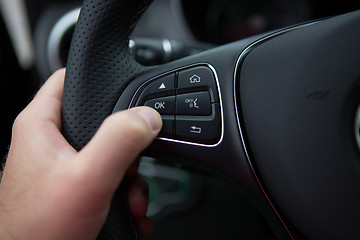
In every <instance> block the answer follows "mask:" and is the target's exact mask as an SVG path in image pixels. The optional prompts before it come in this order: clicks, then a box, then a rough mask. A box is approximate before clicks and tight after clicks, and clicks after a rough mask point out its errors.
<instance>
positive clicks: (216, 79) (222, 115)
mask: <svg viewBox="0 0 360 240" xmlns="http://www.w3.org/2000/svg"><path fill="white" fill-rule="evenodd" d="M199 66H206V67H208V68H210V69H211V71H212V72H213V74H214V76H215V81H216V85H217V91H218V93H219V104H220V112H221V136H220V140H219V141H218V142H217V143H215V144H202V143H194V142H188V141H181V140H175V139H170V138H157V139H159V140H163V141H167V142H174V143H182V144H187V145H193V146H199V147H216V146H218V145H219V144H220V143H221V142H222V140H223V139H224V112H223V104H222V97H221V91H220V84H219V79H218V76H217V73H216V70H215V68H214V67H213V66H212V65H210V64H209V63H196V64H191V65H187V66H184V67H181V68H176V69H173V70H171V71H167V72H166V73H163V74H160V75H158V76H156V77H153V78H151V79H150V80H148V81H146V82H144V83H143V84H141V86H140V87H139V88H138V89H137V90H136V92H135V94H134V95H133V97H132V99H131V101H130V104H129V107H128V108H130V106H132V105H133V103H134V101H135V96H137V95H138V93H139V92H140V89H142V88H143V87H144V86H146V85H147V84H149V83H151V82H152V81H154V80H156V79H158V78H160V77H162V76H165V75H167V74H170V73H173V72H176V71H181V70H184V69H188V68H192V67H199Z"/></svg>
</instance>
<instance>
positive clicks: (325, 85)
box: [62, 0, 360, 240]
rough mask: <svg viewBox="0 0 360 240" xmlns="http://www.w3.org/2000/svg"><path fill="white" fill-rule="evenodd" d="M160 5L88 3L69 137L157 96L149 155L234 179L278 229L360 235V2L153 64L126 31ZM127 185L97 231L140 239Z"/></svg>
mask: <svg viewBox="0 0 360 240" xmlns="http://www.w3.org/2000/svg"><path fill="white" fill-rule="evenodd" d="M150 3H151V1H150V0H96V1H94V0H85V1H84V3H83V6H82V10H81V13H80V17H79V20H78V24H77V26H76V29H75V32H74V36H73V40H72V44H71V50H70V53H69V58H68V63H67V73H66V80H65V88H64V97H63V109H62V110H63V119H62V120H63V133H64V136H65V137H66V138H67V139H68V141H69V142H70V143H71V144H72V145H73V146H74V147H75V148H76V149H77V150H80V149H81V148H82V147H83V146H84V145H85V144H86V143H87V142H88V141H89V139H90V138H91V137H92V136H93V135H94V133H95V132H96V130H97V128H98V127H99V126H100V124H101V123H102V121H103V120H104V119H105V118H106V117H107V116H108V115H110V114H111V113H113V112H116V111H120V110H124V109H128V108H131V107H134V106H139V105H146V106H150V107H153V108H155V109H157V110H158V111H159V112H160V113H161V115H162V118H163V122H164V127H163V129H162V131H161V133H160V136H159V138H158V139H157V140H155V142H154V143H153V144H152V145H151V146H150V148H149V149H148V150H147V151H146V153H145V154H147V155H151V156H155V157H157V158H166V159H170V160H173V161H181V162H183V163H186V164H190V165H192V166H197V167H199V168H202V169H210V170H211V171H213V172H216V173H217V174H220V175H222V176H223V177H225V178H227V179H230V180H231V181H233V182H235V183H236V184H237V185H238V186H240V187H241V188H242V190H244V191H245V192H247V193H248V194H249V195H250V196H251V197H252V199H253V201H255V202H256V203H257V205H258V206H259V207H260V208H261V210H262V212H263V213H264V214H265V215H266V216H267V218H268V219H269V220H270V221H272V222H273V225H274V226H276V228H277V231H278V232H279V233H280V235H279V238H282V239H303V238H309V239H353V238H355V237H356V236H360V228H359V226H360V218H359V216H360V204H359V203H360V156H359V143H360V141H359V139H360V138H359V125H360V117H359V116H360V111H359V110H358V107H359V96H360V94H359V91H360V67H359V63H360V44H359V42H360V11H356V12H352V13H348V14H345V15H341V16H337V17H331V18H328V19H325V20H318V21H313V22H309V23H305V24H301V25H297V26H292V27H288V28H285V29H280V30H277V31H273V32H269V33H266V34H262V35H260V36H256V37H251V38H248V39H244V40H241V41H238V42H234V43H231V44H228V45H224V46H221V47H218V48H215V49H212V50H208V51H206V52H203V53H200V54H197V55H194V56H191V57H187V58H184V59H180V60H177V61H174V62H171V63H168V64H165V65H160V66H157V67H152V68H146V67H143V66H141V65H140V64H138V63H137V62H136V61H135V60H134V58H133V57H132V56H131V54H130V53H129V47H128V39H129V36H130V34H131V31H132V29H133V28H134V26H135V24H136V21H137V20H138V18H139V17H140V16H141V14H142V13H143V12H144V11H145V9H146V8H147V7H148V5H149V4H150ZM99 161H101V159H99ZM121 189H122V187H120V188H119V190H118V192H117V193H116V196H115V197H114V199H113V201H112V207H111V210H110V214H109V217H108V219H107V221H106V223H105V225H104V227H103V229H102V231H101V233H100V235H99V237H98V239H104V240H108V239H137V238H138V237H137V235H136V231H135V228H134V224H133V223H132V220H131V216H130V214H129V210H128V209H127V203H126V201H125V200H124V199H125V197H124V191H123V190H121ZM225 197H226V196H225Z"/></svg>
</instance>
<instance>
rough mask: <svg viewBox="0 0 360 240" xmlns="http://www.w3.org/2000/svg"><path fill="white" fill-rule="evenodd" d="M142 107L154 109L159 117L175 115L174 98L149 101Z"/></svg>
mask: <svg viewBox="0 0 360 240" xmlns="http://www.w3.org/2000/svg"><path fill="white" fill-rule="evenodd" d="M144 105H145V106H148V107H151V108H154V109H155V110H156V111H158V112H159V113H160V114H161V115H174V114H175V96H170V97H162V98H155V99H150V100H147V101H146V102H145V104H144Z"/></svg>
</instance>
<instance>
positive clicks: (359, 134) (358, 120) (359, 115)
mask: <svg viewBox="0 0 360 240" xmlns="http://www.w3.org/2000/svg"><path fill="white" fill-rule="evenodd" d="M354 130H355V139H356V143H357V145H358V148H359V149H360V105H359V107H358V109H357V111H356V117H355V128H354Z"/></svg>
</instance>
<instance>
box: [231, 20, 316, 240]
mask: <svg viewBox="0 0 360 240" xmlns="http://www.w3.org/2000/svg"><path fill="white" fill-rule="evenodd" d="M315 23H317V22H311V23H307V24H304V25H299V26H295V27H291V28H286V29H283V30H280V31H278V32H274V33H272V34H269V35H267V36H265V37H263V38H260V39H258V40H257V41H255V42H253V43H252V44H250V45H249V46H248V47H246V48H245V49H244V50H243V51H242V52H241V54H240V56H239V57H238V60H237V61H236V65H235V69H234V103H235V112H236V118H237V123H238V128H239V133H240V136H241V143H242V145H243V148H244V151H245V155H246V158H247V161H248V163H249V166H250V168H251V171H252V172H253V174H254V177H255V180H256V182H257V184H258V185H259V187H260V189H261V191H262V192H263V194H264V196H265V198H266V200H267V201H268V203H269V204H270V206H271V208H272V209H273V211H274V212H275V214H276V216H277V217H278V218H279V220H280V222H281V224H282V225H283V226H284V228H285V230H286V232H287V233H288V234H289V236H290V238H291V239H292V240H294V237H293V236H292V234H291V232H290V230H289V228H288V227H287V225H286V223H285V221H284V220H283V219H282V217H281V216H280V214H279V212H278V211H277V209H276V208H275V205H274V204H273V203H272V201H271V200H270V197H269V195H268V194H267V193H266V191H265V189H264V187H263V185H262V184H261V181H260V179H259V177H258V175H257V173H256V171H255V168H254V165H253V164H252V160H251V158H250V155H249V152H248V148H247V147H246V142H245V137H244V133H243V130H242V129H243V128H242V126H241V121H240V116H239V112H238V107H239V106H238V104H237V101H236V99H237V89H236V86H237V84H236V81H237V73H238V69H239V66H240V65H241V64H242V61H243V60H244V59H245V58H246V56H247V55H248V53H250V51H251V50H252V49H253V48H254V47H256V46H257V45H259V44H261V43H263V42H265V41H267V40H269V39H271V38H274V37H277V36H279V35H281V34H284V33H287V32H290V31H293V30H296V29H299V28H303V27H307V26H310V25H313V24H315Z"/></svg>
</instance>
